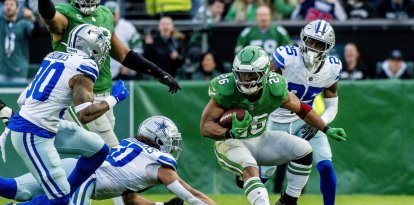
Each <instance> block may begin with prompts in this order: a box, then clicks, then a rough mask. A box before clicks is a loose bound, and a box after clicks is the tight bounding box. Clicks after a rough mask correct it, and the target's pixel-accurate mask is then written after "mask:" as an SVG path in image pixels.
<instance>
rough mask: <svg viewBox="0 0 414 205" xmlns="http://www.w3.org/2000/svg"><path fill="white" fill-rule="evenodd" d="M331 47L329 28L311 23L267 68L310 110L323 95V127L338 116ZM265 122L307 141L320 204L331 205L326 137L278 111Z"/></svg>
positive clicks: (337, 68) (337, 70) (337, 67)
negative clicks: (319, 195) (321, 197)
mask: <svg viewBox="0 0 414 205" xmlns="http://www.w3.org/2000/svg"><path fill="white" fill-rule="evenodd" d="M334 45H335V33H334V30H333V28H332V26H331V25H330V24H329V23H328V22H326V21H324V20H316V21H312V22H310V23H308V24H307V25H306V26H305V27H304V28H303V29H302V32H301V34H300V43H299V48H298V47H294V46H282V47H279V48H278V49H276V51H275V52H274V53H273V55H272V58H273V63H272V64H271V68H270V69H271V70H273V71H275V72H278V73H279V74H281V75H282V76H283V77H285V79H286V80H287V82H288V89H289V91H291V92H293V93H295V95H296V96H297V97H298V98H299V99H300V100H301V101H302V102H304V103H307V104H308V105H310V106H312V104H313V101H314V99H315V97H316V96H317V95H319V94H320V93H323V96H324V102H325V111H324V112H323V114H322V116H321V118H322V120H323V121H324V122H325V123H326V124H329V123H331V122H332V121H333V120H334V119H335V116H336V113H337V112H338V93H337V86H338V79H339V76H340V75H341V72H342V65H341V61H340V60H339V59H338V58H336V57H334V56H330V55H329V52H330V51H331V49H332V48H333V47H334ZM269 119H270V121H269V127H268V129H270V130H281V131H285V132H288V133H290V134H292V135H296V136H298V137H302V138H304V139H306V140H309V143H310V145H311V146H312V149H313V161H314V162H315V163H316V168H317V169H318V172H319V174H320V189H321V192H322V195H323V200H324V204H325V205H333V204H334V203H335V192H336V176H335V171H334V169H333V166H332V152H331V148H330V145H329V142H328V138H327V136H326V135H325V134H324V133H323V132H319V131H318V130H317V129H315V128H314V127H312V126H310V125H308V124H305V122H304V121H303V120H301V119H300V118H299V117H298V116H297V115H295V114H292V113H291V112H290V111H289V110H287V109H284V108H282V107H281V108H279V109H277V110H276V111H275V112H273V113H272V114H271V115H270V118H269ZM328 137H329V136H328ZM335 140H338V139H335ZM339 140H341V139H339Z"/></svg>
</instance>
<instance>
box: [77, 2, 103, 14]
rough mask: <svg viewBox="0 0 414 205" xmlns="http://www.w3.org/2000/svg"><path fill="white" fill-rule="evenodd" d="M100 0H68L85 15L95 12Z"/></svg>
mask: <svg viewBox="0 0 414 205" xmlns="http://www.w3.org/2000/svg"><path fill="white" fill-rule="evenodd" d="M99 2H101V0H70V3H71V4H72V5H73V6H74V7H75V8H77V9H78V10H79V11H80V12H82V13H83V14H85V15H91V14H93V13H95V11H96V9H97V8H98V6H99Z"/></svg>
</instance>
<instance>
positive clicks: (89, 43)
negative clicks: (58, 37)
mask: <svg viewBox="0 0 414 205" xmlns="http://www.w3.org/2000/svg"><path fill="white" fill-rule="evenodd" d="M109 50H110V45H109V41H108V40H107V39H106V37H105V35H104V32H103V31H102V30H101V29H99V28H98V27H96V26H93V25H90V24H81V25H79V26H76V27H75V28H73V30H72V31H71V32H70V34H69V38H68V43H67V51H68V53H76V54H78V55H82V56H86V57H89V58H91V59H92V60H94V61H95V62H96V64H97V65H98V67H99V68H100V67H101V66H102V65H103V63H104V62H105V59H106V56H107V54H108V52H109Z"/></svg>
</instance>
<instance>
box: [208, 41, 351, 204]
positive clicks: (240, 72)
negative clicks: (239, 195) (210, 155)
mask: <svg viewBox="0 0 414 205" xmlns="http://www.w3.org/2000/svg"><path fill="white" fill-rule="evenodd" d="M269 64H270V61H269V58H268V56H267V54H266V52H265V51H264V50H263V49H262V48H260V47H257V46H247V47H245V48H243V49H242V50H241V51H240V52H239V53H238V54H237V55H236V57H235V59H234V62H233V72H232V73H228V74H223V75H221V76H219V77H217V78H215V79H213V80H212V81H211V84H210V88H209V95H210V97H211V98H212V99H211V100H210V102H209V103H208V104H207V106H206V107H205V108H204V111H203V114H202V117H201V123H200V130H201V133H202V135H204V136H205V137H209V138H212V139H215V140H217V141H216V143H215V153H216V156H217V159H218V162H219V164H220V165H221V166H222V167H223V168H224V169H226V170H229V171H231V172H233V173H234V174H236V175H239V176H242V177H243V181H244V186H243V188H244V190H245V194H246V195H247V199H248V200H249V202H250V204H252V205H269V196H268V193H267V190H266V188H265V186H264V185H263V183H262V182H261V180H260V178H259V170H258V166H260V165H262V166H275V165H279V164H283V163H286V162H289V165H288V174H287V178H288V185H287V189H286V191H285V192H284V193H283V194H282V197H281V198H280V199H279V201H278V202H277V205H292V204H296V203H297V199H298V197H299V195H300V193H301V191H302V189H303V187H304V186H305V184H306V182H307V180H308V178H309V174H310V171H311V166H312V148H311V146H310V145H309V143H308V142H307V141H306V140H304V139H301V138H298V137H295V136H293V135H290V134H288V133H286V132H282V131H270V130H266V124H267V121H268V118H269V114H270V113H271V112H273V111H274V110H275V109H276V108H278V107H279V106H283V107H284V108H286V109H288V110H290V111H292V112H294V113H296V114H297V115H298V116H299V117H301V118H302V119H304V120H305V121H306V122H307V123H309V124H310V125H312V126H313V127H316V128H318V129H319V130H322V131H323V132H325V133H326V134H327V135H328V136H330V137H332V138H345V132H344V130H343V129H342V128H330V127H329V126H328V125H327V124H326V123H325V122H324V121H323V120H322V119H321V118H320V117H319V116H318V115H317V114H316V112H315V111H313V110H312V108H311V107H310V106H309V105H308V104H306V103H301V102H300V101H299V99H298V98H297V97H296V96H295V95H294V94H293V93H290V92H288V90H287V85H286V80H285V79H284V78H283V77H282V76H281V75H279V74H277V73H275V72H272V71H269V70H268V67H269ZM236 107H238V108H242V109H244V110H246V112H245V116H244V119H243V120H241V121H239V120H237V118H236V115H235V113H233V115H232V128H231V129H227V128H224V127H222V126H220V125H219V124H218V123H217V122H218V120H219V118H220V117H221V116H222V115H223V113H224V112H225V111H226V110H229V109H231V108H236Z"/></svg>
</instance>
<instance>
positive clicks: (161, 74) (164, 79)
mask: <svg viewBox="0 0 414 205" xmlns="http://www.w3.org/2000/svg"><path fill="white" fill-rule="evenodd" d="M156 77H158V78H159V81H160V83H162V84H164V85H167V86H168V87H169V88H170V89H169V90H168V92H170V93H176V92H177V91H178V90H181V87H180V85H178V83H177V81H175V79H174V77H172V76H171V75H170V74H169V73H167V72H165V71H164V70H162V69H159V70H157V73H156Z"/></svg>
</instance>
